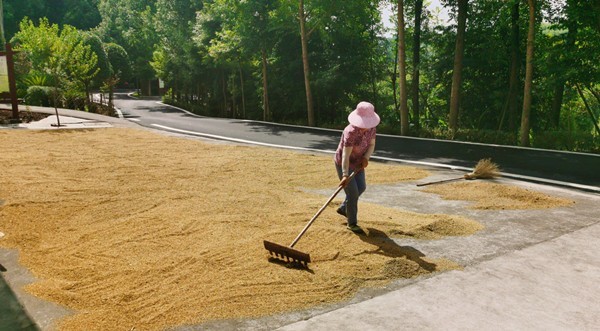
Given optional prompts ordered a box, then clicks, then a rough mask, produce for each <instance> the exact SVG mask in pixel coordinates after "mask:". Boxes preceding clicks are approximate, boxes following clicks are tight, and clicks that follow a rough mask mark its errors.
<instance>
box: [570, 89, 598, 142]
mask: <svg viewBox="0 0 600 331" xmlns="http://www.w3.org/2000/svg"><path fill="white" fill-rule="evenodd" d="M575 87H576V88H577V93H579V96H580V97H581V100H583V104H584V105H585V109H586V110H587V112H588V114H589V115H590V118H591V119H592V123H594V127H595V128H596V133H597V134H599V135H600V127H598V120H596V116H594V112H593V111H592V109H591V108H590V105H589V104H588V102H587V99H586V98H585V95H583V91H582V90H581V88H580V87H579V84H575Z"/></svg>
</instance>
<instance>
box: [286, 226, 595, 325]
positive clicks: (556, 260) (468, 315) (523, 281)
mask: <svg viewBox="0 0 600 331" xmlns="http://www.w3.org/2000/svg"><path fill="white" fill-rule="evenodd" d="M598 238H600V224H598V223H596V224H594V225H591V226H588V227H586V228H582V229H580V230H578V231H575V232H572V233H568V234H565V235H563V236H560V237H558V238H555V239H552V240H549V241H546V242H542V243H540V244H537V245H533V246H530V247H527V248H524V249H521V250H517V251H513V252H511V253H508V254H506V255H503V256H500V257H497V258H495V259H492V260H489V261H485V262H482V263H479V264H476V265H473V266H470V267H467V268H465V270H462V271H451V272H446V273H443V274H440V275H437V276H435V277H431V278H428V279H425V280H422V281H418V282H415V283H413V284H411V285H408V286H405V287H403V288H401V289H398V290H395V291H393V292H389V293H387V294H384V295H381V296H378V297H375V298H373V299H370V300H366V301H363V302H359V303H355V304H351V305H348V306H346V307H343V308H340V309H337V310H334V311H331V312H328V313H325V314H322V315H318V316H314V317H312V318H309V319H308V320H305V321H301V322H297V323H293V324H290V325H287V326H284V327H282V328H279V330H286V331H292V330H294V331H297V330H363V331H364V330H598V328H600V304H599V302H600V286H598V282H599V281H600V254H598V252H599V251H600V240H599V239H598Z"/></svg>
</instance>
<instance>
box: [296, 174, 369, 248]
mask: <svg viewBox="0 0 600 331" xmlns="http://www.w3.org/2000/svg"><path fill="white" fill-rule="evenodd" d="M361 170H362V169H355V170H354V171H353V172H352V173H351V174H350V176H348V180H347V181H346V182H349V181H350V180H352V178H354V175H356V174H357V173H358V172H360V171H361ZM343 188H344V187H342V185H340V186H338V188H337V189H336V190H335V192H333V194H332V195H331V196H330V197H329V199H328V200H327V202H325V204H324V205H323V207H321V209H319V211H318V212H317V213H316V214H315V216H313V218H311V219H310V221H308V223H307V224H306V226H305V227H304V229H302V231H301V232H300V234H298V236H297V237H296V239H294V241H293V242H292V243H291V244H290V248H293V247H294V245H296V243H297V242H298V240H300V238H302V236H303V235H304V233H305V232H306V230H308V228H309V227H310V226H311V225H312V224H313V222H314V221H315V220H316V219H317V217H319V215H321V213H322V212H323V210H325V208H327V206H328V205H329V203H331V201H332V200H333V199H334V198H335V196H336V195H338V193H340V191H341V190H342V189H343Z"/></svg>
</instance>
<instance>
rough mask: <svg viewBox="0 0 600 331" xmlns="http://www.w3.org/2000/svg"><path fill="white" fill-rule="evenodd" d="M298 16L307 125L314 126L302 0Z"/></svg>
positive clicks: (302, 0) (301, 0)
mask: <svg viewBox="0 0 600 331" xmlns="http://www.w3.org/2000/svg"><path fill="white" fill-rule="evenodd" d="M298 16H299V18H300V39H301V41H302V66H303V68H304V88H305V90H306V109H307V113H308V126H315V111H314V108H313V97H312V92H311V90H310V68H309V65H308V35H307V33H306V27H305V24H306V16H305V15H304V0H300V1H299V5H298Z"/></svg>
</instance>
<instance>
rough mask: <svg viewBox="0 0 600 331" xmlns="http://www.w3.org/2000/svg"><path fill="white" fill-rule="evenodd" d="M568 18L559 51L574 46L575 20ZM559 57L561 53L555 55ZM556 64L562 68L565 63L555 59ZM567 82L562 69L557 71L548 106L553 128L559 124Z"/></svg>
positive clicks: (568, 49) (564, 50)
mask: <svg viewBox="0 0 600 331" xmlns="http://www.w3.org/2000/svg"><path fill="white" fill-rule="evenodd" d="M567 20H568V23H567V24H568V32H567V41H566V45H565V48H564V49H562V50H561V51H560V53H562V52H568V51H570V50H572V49H574V47H575V36H576V35H577V22H575V20H574V19H572V18H571V17H567ZM557 57H558V58H559V59H560V57H561V55H560V54H559V55H557ZM556 62H557V66H558V67H560V68H564V66H565V65H566V64H564V61H560V60H558V61H556ZM566 82H567V77H565V72H564V71H563V70H561V71H559V73H558V77H557V78H556V85H554V96H553V97H552V107H551V108H550V121H551V124H552V126H553V127H554V128H558V127H559V126H560V110H561V108H562V103H563V95H564V92H565V83H566Z"/></svg>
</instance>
